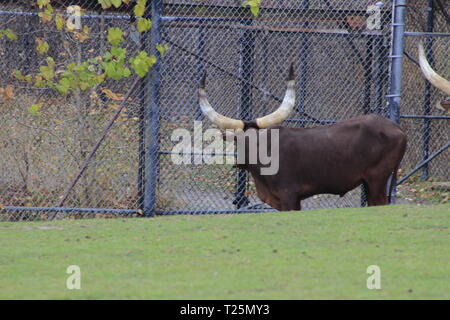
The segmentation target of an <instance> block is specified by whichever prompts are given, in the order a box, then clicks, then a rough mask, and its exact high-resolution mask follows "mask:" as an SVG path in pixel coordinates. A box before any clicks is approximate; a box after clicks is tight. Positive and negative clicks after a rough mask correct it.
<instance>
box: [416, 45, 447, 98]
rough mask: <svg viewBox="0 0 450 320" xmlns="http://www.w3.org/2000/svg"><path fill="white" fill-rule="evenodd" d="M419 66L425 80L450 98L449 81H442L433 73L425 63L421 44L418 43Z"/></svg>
mask: <svg viewBox="0 0 450 320" xmlns="http://www.w3.org/2000/svg"><path fill="white" fill-rule="evenodd" d="M419 64H420V69H422V72H423V75H424V76H425V78H427V80H428V81H429V82H430V83H431V84H432V85H433V86H435V87H436V88H438V89H439V90H441V91H443V92H445V94H447V95H449V96H450V81H448V80H446V79H444V78H443V77H441V76H440V75H438V74H437V73H436V71H434V70H433V69H432V68H431V66H430V64H429V63H428V61H427V57H426V55H425V49H424V48H423V44H422V43H419Z"/></svg>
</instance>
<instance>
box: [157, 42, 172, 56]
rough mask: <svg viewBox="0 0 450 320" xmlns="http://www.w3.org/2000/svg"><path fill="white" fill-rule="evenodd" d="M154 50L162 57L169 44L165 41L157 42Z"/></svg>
mask: <svg viewBox="0 0 450 320" xmlns="http://www.w3.org/2000/svg"><path fill="white" fill-rule="evenodd" d="M156 50H158V52H159V54H160V55H161V57H164V55H165V54H166V52H167V51H168V50H169V45H168V44H167V43H166V44H158V45H156Z"/></svg>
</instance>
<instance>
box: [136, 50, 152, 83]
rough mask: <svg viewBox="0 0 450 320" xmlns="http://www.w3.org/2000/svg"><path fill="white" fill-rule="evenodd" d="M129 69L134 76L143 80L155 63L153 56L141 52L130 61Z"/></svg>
mask: <svg viewBox="0 0 450 320" xmlns="http://www.w3.org/2000/svg"><path fill="white" fill-rule="evenodd" d="M130 63H131V67H132V68H133V70H134V72H136V74H137V75H138V76H139V77H141V78H143V77H145V75H146V74H147V72H148V70H149V69H150V67H151V66H153V65H154V64H155V63H156V57H155V56H150V57H149V56H148V54H147V52H145V51H141V52H140V53H139V54H138V55H137V56H136V57H134V58H131V59H130Z"/></svg>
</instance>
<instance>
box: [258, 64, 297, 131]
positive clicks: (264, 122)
mask: <svg viewBox="0 0 450 320" xmlns="http://www.w3.org/2000/svg"><path fill="white" fill-rule="evenodd" d="M294 105H295V74H294V64H291V67H290V68H289V76H288V80H287V89H286V94H285V95H284V99H283V102H282V103H281V106H280V107H279V108H278V109H277V110H276V111H274V112H272V113H271V114H268V115H267V116H264V117H262V118H258V119H256V124H257V126H258V127H259V128H260V129H265V128H268V127H270V126H273V125H276V124H279V123H281V122H283V121H284V120H285V119H286V118H287V117H288V116H289V114H290V113H291V112H292V109H293V108H294Z"/></svg>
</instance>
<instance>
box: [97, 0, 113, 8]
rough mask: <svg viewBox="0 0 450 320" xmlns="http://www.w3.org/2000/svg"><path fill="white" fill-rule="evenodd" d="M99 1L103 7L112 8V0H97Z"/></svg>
mask: <svg viewBox="0 0 450 320" xmlns="http://www.w3.org/2000/svg"><path fill="white" fill-rule="evenodd" d="M97 1H98V3H100V5H101V6H102V8H103V9H109V8H111V0H97Z"/></svg>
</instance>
